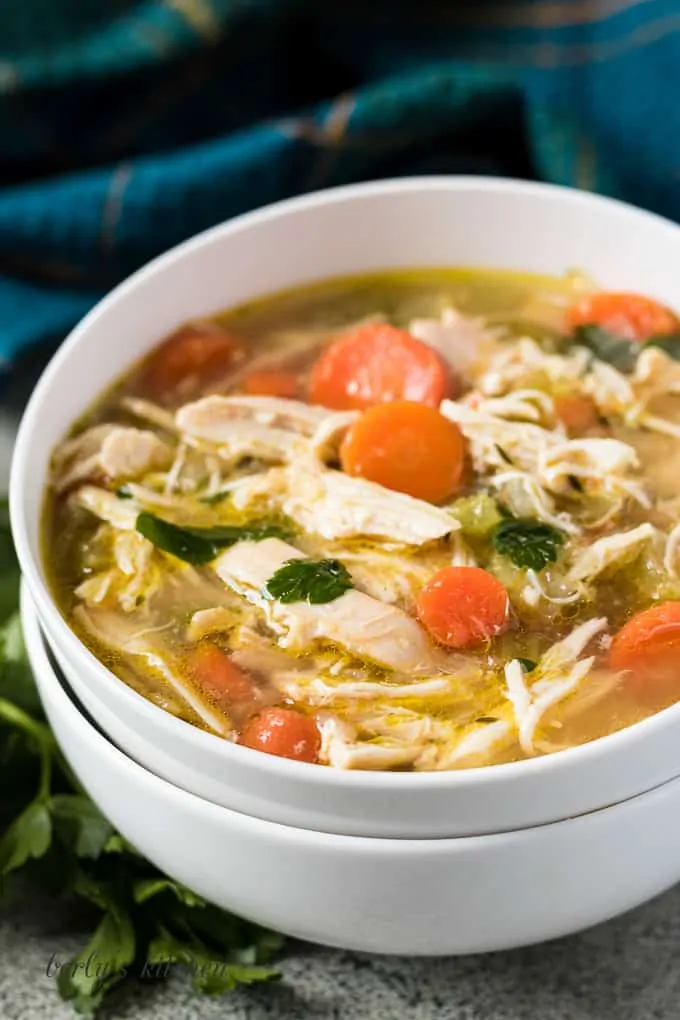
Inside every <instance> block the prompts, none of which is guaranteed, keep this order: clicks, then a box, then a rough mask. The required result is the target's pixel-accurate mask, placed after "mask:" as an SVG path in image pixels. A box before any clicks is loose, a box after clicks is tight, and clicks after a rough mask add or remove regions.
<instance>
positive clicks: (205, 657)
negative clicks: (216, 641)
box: [187, 644, 257, 702]
mask: <svg viewBox="0 0 680 1020" xmlns="http://www.w3.org/2000/svg"><path fill="white" fill-rule="evenodd" d="M187 672H188V674H189V676H190V677H191V679H192V680H194V681H195V683H196V684H197V686H198V687H200V688H201V690H203V691H204V692H205V693H206V694H210V695H212V697H214V698H216V699H217V700H218V701H224V700H226V701H228V702H246V701H252V700H253V699H254V698H256V696H257V689H256V688H255V686H254V685H253V684H252V683H251V681H250V680H249V679H248V677H247V676H246V675H245V673H243V672H242V671H241V670H240V669H239V668H238V666H237V665H236V664H235V663H233V662H232V661H231V659H230V658H229V656H228V655H227V654H226V653H225V652H223V651H222V650H221V649H220V648H218V647H217V645H210V644H208V645H199V646H198V648H196V649H194V651H193V652H192V653H191V655H190V657H189V661H188V663H187Z"/></svg>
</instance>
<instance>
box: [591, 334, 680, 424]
mask: <svg viewBox="0 0 680 1020" xmlns="http://www.w3.org/2000/svg"><path fill="white" fill-rule="evenodd" d="M584 389H585V390H586V392H587V393H589V394H590V396H591V397H592V398H593V400H594V401H595V403H596V405H597V407H598V410H599V411H600V412H601V413H602V414H603V415H605V416H611V417H618V418H620V419H621V420H622V421H623V423H624V425H627V426H628V427H630V428H639V427H643V428H646V429H649V430H650V431H652V432H661V433H663V434H664V435H669V436H674V437H680V425H678V424H677V423H676V422H672V421H667V420H666V419H664V418H659V417H658V416H656V415H654V414H651V413H650V412H649V410H648V407H649V405H650V404H652V403H653V402H654V400H655V399H656V398H658V397H663V396H668V395H673V394H680V365H679V364H678V362H677V361H675V360H674V359H673V358H671V357H669V356H668V355H667V354H666V353H665V352H664V351H662V350H660V349H659V348H657V347H647V348H644V349H643V350H642V351H641V352H640V354H639V355H638V357H637V361H636V363H635V368H634V369H633V372H632V373H631V374H630V375H624V374H623V373H622V372H619V371H618V369H616V368H614V367H613V365H608V364H605V363H604V362H602V361H598V360H594V361H593V362H592V364H591V366H590V372H589V373H588V375H587V377H586V379H585V381H584Z"/></svg>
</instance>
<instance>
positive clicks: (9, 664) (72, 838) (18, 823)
mask: <svg viewBox="0 0 680 1020" xmlns="http://www.w3.org/2000/svg"><path fill="white" fill-rule="evenodd" d="M225 537H226V538H228V540H229V541H232V540H234V539H233V537H232V534H231V532H230V533H229V534H228V535H226V536H225V534H224V529H223V530H222V539H224V538H225ZM238 537H242V535H241V534H239V535H238ZM222 539H220V541H221V540H222ZM18 579H19V572H18V568H17V563H16V557H15V555H14V549H13V546H12V542H11V536H10V533H9V527H8V520H7V513H6V504H5V503H4V502H3V501H2V500H0V886H2V887H3V888H4V885H5V884H6V883H5V882H3V881H2V880H3V878H4V877H5V876H7V878H6V882H7V883H8V882H9V881H10V879H11V877H12V876H13V875H14V874H16V873H19V874H21V875H22V876H23V877H24V878H25V879H26V880H28V881H29V882H31V883H32V884H34V885H35V886H36V887H37V888H39V889H40V890H41V891H42V892H43V893H44V894H45V895H56V896H64V895H65V896H70V897H71V898H73V897H76V898H79V899H80V900H81V901H82V900H84V901H86V902H87V903H89V904H92V905H94V907H95V908H97V909H98V910H99V911H100V912H101V916H100V919H99V923H98V925H97V928H96V930H95V931H94V934H93V935H92V937H91V938H90V939H89V941H88V943H87V945H86V946H85V948H84V949H83V950H82V952H81V953H79V954H78V956H77V957H76V958H75V959H74V960H71V961H69V962H66V961H64V960H62V959H60V958H59V957H58V955H57V954H56V953H55V954H53V957H52V958H51V959H50V961H49V963H48V975H50V976H52V977H54V978H55V979H56V987H57V989H58V990H59V992H60V993H61V995H62V996H63V997H64V998H65V999H67V1000H68V1001H69V1002H71V1003H72V1004H73V1006H74V1007H75V1009H76V1010H77V1011H78V1012H80V1013H84V1014H89V1015H92V1014H94V1013H96V1012H97V1010H98V1009H99V1007H100V1005H101V1004H102V1002H103V1001H104V999H105V998H106V996H107V994H108V992H109V991H110V989H111V988H113V987H114V986H115V985H116V984H118V983H119V982H122V981H124V980H125V979H126V978H133V979H134V978H137V977H142V978H143V977H144V976H145V974H146V968H147V966H148V960H149V958H153V956H154V952H155V951H156V950H157V949H158V948H159V947H160V946H161V945H163V944H164V945H165V948H166V949H168V948H169V946H168V943H167V939H169V940H171V946H172V949H173V956H174V958H175V959H177V960H191V961H192V963H191V964H190V966H191V967H192V969H193V971H194V986H195V987H196V988H197V989H199V990H200V991H203V992H206V993H209V994H217V993H220V992H224V991H228V990H229V989H231V988H233V987H235V986H236V985H237V984H247V983H251V982H254V981H270V980H272V979H273V978H275V977H276V976H278V975H277V974H276V972H275V971H274V970H272V969H270V968H269V967H263V966H261V965H262V964H264V963H266V962H267V961H268V960H269V959H270V956H271V953H272V952H274V951H275V950H277V949H279V948H280V946H281V944H282V938H281V936H279V935H276V934H274V933H272V932H266V931H264V930H263V929H260V928H258V927H257V926H256V925H252V924H250V923H249V922H246V921H242V920H241V919H240V918H237V917H234V916H233V915H232V914H228V913H226V912H225V911H222V910H219V909H218V908H217V907H213V906H211V905H210V904H207V903H206V902H205V901H204V900H203V899H202V898H201V897H200V896H197V895H196V894H195V893H193V892H192V891H191V890H189V889H186V888H185V887H184V886H182V885H180V884H179V883H177V882H174V881H172V880H171V879H169V878H166V877H165V876H164V875H162V874H161V873H160V872H159V871H158V870H157V869H156V868H154V867H153V865H152V864H150V863H149V862H148V861H146V860H145V859H144V858H143V857H142V856H141V854H139V853H138V851H137V850H135V848H134V847H133V846H131V845H130V844H129V843H128V842H127V840H125V839H124V838H123V837H122V836H121V835H120V834H119V833H116V832H114V830H113V827H112V826H111V824H110V823H109V822H108V821H107V820H106V819H105V818H104V817H103V816H102V814H101V812H100V811H99V809H98V808H97V807H96V805H95V804H93V803H92V801H91V800H90V799H89V797H87V795H86V794H85V792H84V791H83V789H82V788H81V786H80V784H79V782H78V780H77V778H76V777H75V776H74V775H73V773H72V771H71V769H70V768H69V766H68V764H67V762H66V761H65V759H64V757H63V755H62V754H61V752H60V750H59V747H58V745H57V743H56V741H55V739H54V737H53V735H52V732H51V731H50V729H49V726H48V725H47V724H46V722H45V721H44V718H43V715H42V710H41V707H40V703H39V700H38V697H37V694H36V691H35V686H34V683H33V678H32V675H31V671H30V668H29V666H28V662H27V659H26V649H25V647H24V642H23V637H22V634H21V626H20V622H19V616H18V597H19V588H18ZM4 582H7V584H6V585H5V584H4ZM2 891H3V889H2V888H0V892H2ZM164 939H165V940H166V941H165V943H163V941H162V940H164ZM164 973H165V971H164ZM153 976H163V975H162V974H154V975H153Z"/></svg>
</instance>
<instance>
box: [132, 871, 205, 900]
mask: <svg viewBox="0 0 680 1020" xmlns="http://www.w3.org/2000/svg"><path fill="white" fill-rule="evenodd" d="M166 892H170V893H172V894H173V896H175V897H176V899H178V900H179V902H180V903H183V904H184V905H185V906H186V907H204V906H205V905H206V901H205V900H204V899H203V897H202V896H197V895H196V893H195V892H192V891H191V889H187V887H186V886H185V885H180V883H179V882H174V881H173V880H172V879H171V878H145V879H142V880H141V881H139V882H136V883H135V885H134V886H133V889H132V895H133V898H134V901H135V903H146V901H147V900H150V899H151V898H152V897H153V896H159V895H160V894H161V893H166Z"/></svg>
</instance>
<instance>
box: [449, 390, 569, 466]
mask: <svg viewBox="0 0 680 1020" xmlns="http://www.w3.org/2000/svg"><path fill="white" fill-rule="evenodd" d="M482 406H483V405H482ZM440 411H441V413H442V414H443V415H444V416H445V417H447V418H449V419H450V421H453V422H455V423H456V424H457V425H458V426H459V428H460V429H461V431H462V433H463V435H464V436H465V438H466V439H467V440H468V443H469V444H470V453H471V454H472V462H473V466H474V468H475V470H476V471H477V472H478V473H480V474H492V473H493V472H495V471H498V470H504V469H506V468H507V467H508V466H511V467H514V468H517V469H519V470H523V471H533V470H535V468H536V465H537V463H538V458H539V456H540V454H541V452H542V451H543V450H545V449H547V448H550V447H551V446H556V445H557V444H558V443H561V442H563V441H564V435H563V433H562V432H561V431H560V430H559V429H556V430H548V429H544V428H542V427H541V426H540V425H536V424H534V423H533V422H523V421H508V420H507V419H505V418H501V417H498V416H497V415H495V414H491V413H489V412H487V411H485V410H483V409H482V410H477V409H475V408H472V407H469V406H467V405H466V404H464V403H459V402H457V401H454V400H444V401H442V404H441V407H440Z"/></svg>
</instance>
